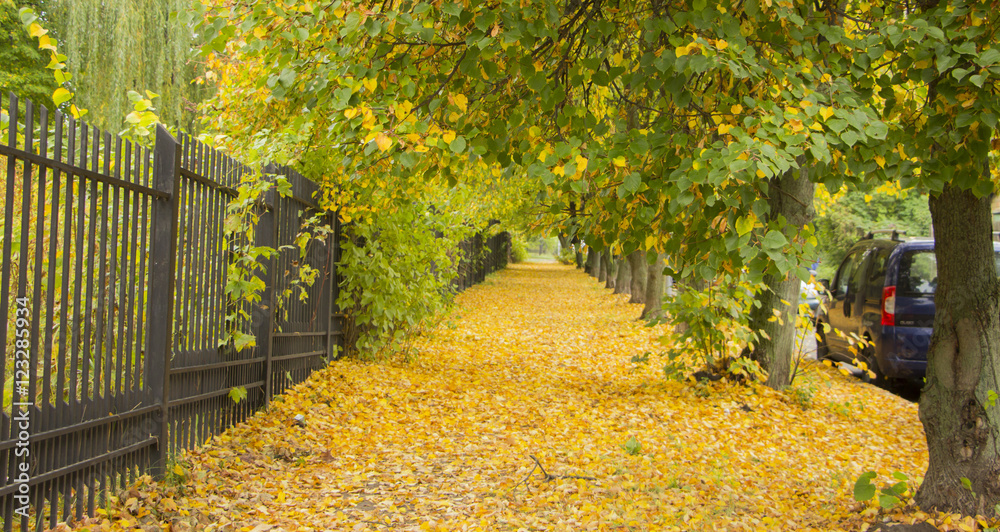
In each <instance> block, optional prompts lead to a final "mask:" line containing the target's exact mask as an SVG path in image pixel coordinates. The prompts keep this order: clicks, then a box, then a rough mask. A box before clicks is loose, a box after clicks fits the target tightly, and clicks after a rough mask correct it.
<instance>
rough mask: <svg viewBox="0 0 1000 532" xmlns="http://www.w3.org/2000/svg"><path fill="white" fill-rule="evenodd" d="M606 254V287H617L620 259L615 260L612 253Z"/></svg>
mask: <svg viewBox="0 0 1000 532" xmlns="http://www.w3.org/2000/svg"><path fill="white" fill-rule="evenodd" d="M604 256H605V259H604V261H605V263H606V266H607V269H608V275H607V278H606V279H605V280H604V288H610V289H612V290H613V289H614V288H615V276H616V275H618V270H617V269H616V268H617V266H618V261H616V260H615V257H614V255H612V254H611V253H605V254H604Z"/></svg>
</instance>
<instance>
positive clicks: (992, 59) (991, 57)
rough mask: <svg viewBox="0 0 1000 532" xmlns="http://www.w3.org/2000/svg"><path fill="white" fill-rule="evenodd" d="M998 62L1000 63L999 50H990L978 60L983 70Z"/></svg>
mask: <svg viewBox="0 0 1000 532" xmlns="http://www.w3.org/2000/svg"><path fill="white" fill-rule="evenodd" d="M997 61H1000V49H998V48H990V49H989V50H986V51H985V52H983V53H982V55H980V56H979V58H977V59H976V63H977V64H978V65H979V66H981V67H983V68H986V67H988V66H991V65H993V64H994V63H996V62H997Z"/></svg>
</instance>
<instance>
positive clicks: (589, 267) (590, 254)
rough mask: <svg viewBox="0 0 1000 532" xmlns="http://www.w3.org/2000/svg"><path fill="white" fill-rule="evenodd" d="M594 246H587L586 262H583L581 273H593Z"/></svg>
mask: <svg viewBox="0 0 1000 532" xmlns="http://www.w3.org/2000/svg"><path fill="white" fill-rule="evenodd" d="M593 272H594V248H592V247H589V246H588V247H587V262H585V263H584V266H583V273H586V274H588V275H593V274H594V273H593Z"/></svg>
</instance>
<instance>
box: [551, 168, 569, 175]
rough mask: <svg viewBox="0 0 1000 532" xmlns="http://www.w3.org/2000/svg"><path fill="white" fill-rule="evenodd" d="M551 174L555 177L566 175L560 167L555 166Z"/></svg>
mask: <svg viewBox="0 0 1000 532" xmlns="http://www.w3.org/2000/svg"><path fill="white" fill-rule="evenodd" d="M552 173H553V174H555V175H562V176H564V175H566V171H565V169H564V168H563V167H562V165H559V166H556V167H555V168H553V169H552Z"/></svg>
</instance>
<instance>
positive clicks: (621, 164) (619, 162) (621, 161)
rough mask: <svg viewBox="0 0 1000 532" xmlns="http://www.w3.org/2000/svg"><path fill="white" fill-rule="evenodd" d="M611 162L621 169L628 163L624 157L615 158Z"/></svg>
mask: <svg viewBox="0 0 1000 532" xmlns="http://www.w3.org/2000/svg"><path fill="white" fill-rule="evenodd" d="M611 162H612V163H614V164H615V166H617V167H619V168H621V167H624V166H625V165H626V164H627V162H628V161H626V160H625V158H624V157H615V158H614V159H612V160H611Z"/></svg>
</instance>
